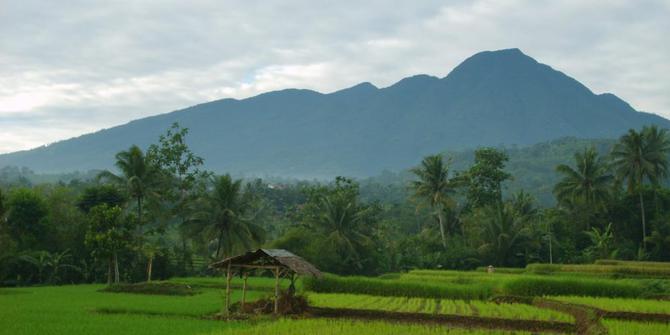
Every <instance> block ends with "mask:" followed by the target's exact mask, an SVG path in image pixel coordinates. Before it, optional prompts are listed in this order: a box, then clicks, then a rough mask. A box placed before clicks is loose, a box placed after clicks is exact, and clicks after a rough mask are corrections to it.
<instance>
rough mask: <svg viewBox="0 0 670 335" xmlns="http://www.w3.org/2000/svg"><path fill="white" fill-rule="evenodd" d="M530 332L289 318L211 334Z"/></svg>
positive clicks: (496, 334) (488, 334)
mask: <svg viewBox="0 0 670 335" xmlns="http://www.w3.org/2000/svg"><path fill="white" fill-rule="evenodd" d="M229 334H230V335H233V334H235V335H268V334H275V335H313V334H319V335H361V334H384V335H406V334H412V335H436V334H446V335H485V334H486V335H531V333H529V332H519V331H502V330H482V329H462V328H450V327H445V326H434V325H408V324H394V323H387V322H376V321H375V322H368V321H346V320H345V321H342V320H327V319H325V320H324V319H319V320H291V319H282V320H279V321H276V322H267V323H261V324H258V325H256V326H254V327H252V328H249V329H227V330H225V331H220V332H213V333H211V335H229Z"/></svg>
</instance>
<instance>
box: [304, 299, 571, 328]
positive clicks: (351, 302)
mask: <svg viewBox="0 0 670 335" xmlns="http://www.w3.org/2000/svg"><path fill="white" fill-rule="evenodd" d="M308 299H309V302H310V304H311V305H313V306H318V307H332V308H353V309H373V310H383V311H393V312H411V313H429V314H432V313H435V314H451V315H464V316H483V317H496V318H510V319H522V320H549V321H564V322H573V321H574V318H573V317H572V316H570V315H568V314H563V313H560V312H556V311H553V310H547V309H542V308H538V307H534V306H529V305H524V304H496V303H493V302H488V301H478V300H471V301H466V300H450V299H425V298H406V297H379V296H372V295H363V294H338V293H311V294H309V296H308ZM438 302H439V303H438Z"/></svg>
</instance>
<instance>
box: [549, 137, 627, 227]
mask: <svg viewBox="0 0 670 335" xmlns="http://www.w3.org/2000/svg"><path fill="white" fill-rule="evenodd" d="M575 165H576V166H575V168H573V167H571V166H568V165H565V164H561V165H559V166H557V167H556V172H558V173H559V174H561V175H562V176H563V178H562V179H561V180H560V181H559V182H558V184H556V186H555V187H554V194H555V195H556V198H557V199H558V200H559V201H560V202H563V203H582V204H584V205H585V206H586V208H590V209H594V210H598V209H600V208H602V207H603V206H604V204H605V202H606V200H607V199H608V198H609V190H610V187H611V183H612V180H613V178H614V177H613V176H612V175H611V174H610V173H609V172H608V169H607V164H605V162H604V161H603V159H602V158H600V157H598V153H597V152H596V151H595V149H593V148H589V149H584V151H582V152H577V153H575ZM587 227H590V225H589V224H588V222H587Z"/></svg>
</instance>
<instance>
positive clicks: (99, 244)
mask: <svg viewBox="0 0 670 335" xmlns="http://www.w3.org/2000/svg"><path fill="white" fill-rule="evenodd" d="M121 215H122V210H121V208H120V207H118V206H114V207H110V206H109V205H107V204H100V205H97V206H95V207H93V208H91V210H90V212H89V213H88V216H89V227H88V231H87V232H86V245H88V246H89V247H91V248H93V254H94V257H96V258H103V257H104V258H106V259H107V260H108V267H107V283H108V284H111V283H112V271H113V273H114V283H118V282H119V257H118V253H119V251H121V250H123V249H124V248H125V247H126V246H127V245H128V244H129V241H130V237H131V236H132V224H130V223H129V222H128V221H127V220H124V218H123V217H122V216H121Z"/></svg>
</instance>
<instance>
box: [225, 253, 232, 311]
mask: <svg viewBox="0 0 670 335" xmlns="http://www.w3.org/2000/svg"><path fill="white" fill-rule="evenodd" d="M232 277H233V276H232V272H231V271H230V263H228V271H227V274H226V310H225V315H226V316H228V315H230V280H231V279H232Z"/></svg>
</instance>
